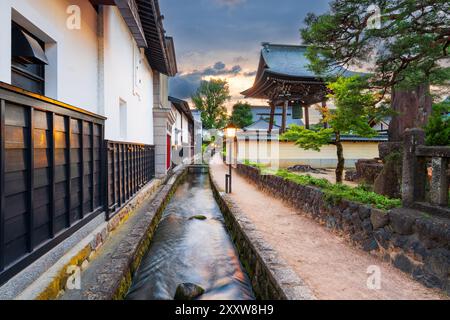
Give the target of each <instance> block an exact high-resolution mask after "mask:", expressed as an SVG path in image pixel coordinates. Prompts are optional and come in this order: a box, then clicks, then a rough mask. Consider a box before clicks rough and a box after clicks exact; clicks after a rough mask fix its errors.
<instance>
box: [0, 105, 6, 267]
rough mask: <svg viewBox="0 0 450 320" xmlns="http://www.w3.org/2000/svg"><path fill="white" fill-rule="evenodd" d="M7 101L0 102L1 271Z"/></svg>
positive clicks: (2, 264) (1, 262)
mask: <svg viewBox="0 0 450 320" xmlns="http://www.w3.org/2000/svg"><path fill="white" fill-rule="evenodd" d="M5 113H6V103H5V100H0V271H3V270H4V269H5V152H6V149H5V139H6V138H5V116H6V114H5Z"/></svg>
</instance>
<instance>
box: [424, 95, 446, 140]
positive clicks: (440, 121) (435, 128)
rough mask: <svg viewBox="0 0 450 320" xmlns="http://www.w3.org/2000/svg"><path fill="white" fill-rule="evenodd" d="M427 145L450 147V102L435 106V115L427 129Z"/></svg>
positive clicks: (432, 116)
mask: <svg viewBox="0 0 450 320" xmlns="http://www.w3.org/2000/svg"><path fill="white" fill-rule="evenodd" d="M425 131H426V133H427V141H426V142H427V145H429V146H450V102H447V101H446V102H442V103H439V104H436V105H434V106H433V114H432V115H431V118H430V120H429V122H428V125H427V126H426V127H425Z"/></svg>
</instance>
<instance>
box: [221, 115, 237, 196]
mask: <svg viewBox="0 0 450 320" xmlns="http://www.w3.org/2000/svg"><path fill="white" fill-rule="evenodd" d="M237 130H238V128H237V127H236V126H235V125H234V124H232V123H230V124H229V125H228V126H227V127H226V128H225V129H224V132H225V138H226V139H229V141H230V148H229V150H227V151H228V152H229V159H230V161H229V164H228V166H229V173H228V174H227V175H225V192H226V193H231V192H232V188H231V182H232V172H233V171H232V162H233V157H232V156H233V154H232V150H233V148H232V142H233V140H234V139H235V138H236V133H237Z"/></svg>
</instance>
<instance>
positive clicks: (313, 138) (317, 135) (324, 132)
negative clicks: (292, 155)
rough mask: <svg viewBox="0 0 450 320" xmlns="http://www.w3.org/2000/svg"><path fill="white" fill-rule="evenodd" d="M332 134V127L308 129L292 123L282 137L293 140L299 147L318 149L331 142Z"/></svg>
mask: <svg viewBox="0 0 450 320" xmlns="http://www.w3.org/2000/svg"><path fill="white" fill-rule="evenodd" d="M333 134H334V130H333V129H319V130H308V129H305V127H301V126H299V125H292V126H290V127H289V130H288V131H287V132H286V133H285V134H284V135H283V137H282V138H283V139H286V140H288V141H292V142H295V144H296V145H297V146H299V147H300V148H303V149H306V150H314V151H320V149H322V147H323V146H324V145H327V144H330V143H331V142H332V140H333Z"/></svg>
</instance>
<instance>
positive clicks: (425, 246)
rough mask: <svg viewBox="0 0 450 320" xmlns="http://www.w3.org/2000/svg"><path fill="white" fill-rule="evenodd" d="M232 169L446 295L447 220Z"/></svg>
mask: <svg viewBox="0 0 450 320" xmlns="http://www.w3.org/2000/svg"><path fill="white" fill-rule="evenodd" d="M237 172H238V173H239V174H240V175H241V176H243V177H245V178H246V179H247V180H248V181H250V182H252V183H254V184H256V185H257V186H258V188H259V189H261V190H262V191H264V192H267V193H268V194H271V195H273V196H274V197H277V198H280V199H282V200H283V201H284V202H286V203H287V204H289V205H290V206H292V207H293V208H295V209H296V210H298V211H299V212H303V213H305V214H307V215H308V216H309V217H311V218H312V219H314V220H316V221H318V222H319V223H321V224H323V225H325V226H326V227H327V228H329V229H331V230H333V231H334V232H336V233H338V234H340V235H341V236H344V237H345V238H346V239H348V240H349V241H350V242H351V243H352V244H353V245H355V246H357V247H359V248H361V249H362V250H364V251H366V252H369V253H371V254H373V255H376V256H378V257H379V258H381V259H383V260H384V261H387V262H390V263H392V264H393V265H394V266H395V267H397V268H398V269H400V270H402V271H403V272H406V273H407V274H409V275H411V276H412V277H413V278H414V279H416V280H417V281H419V282H421V283H423V284H424V285H426V286H428V287H432V288H439V289H441V290H443V291H446V292H447V294H450V220H447V219H443V218H439V217H434V216H430V215H427V214H425V213H421V212H418V211H414V210H408V209H394V210H391V211H389V212H386V211H382V210H379V209H375V208H372V207H370V206H367V205H363V204H358V203H354V202H350V201H346V200H343V201H341V202H340V203H337V204H332V203H329V202H328V201H327V200H326V199H325V197H324V194H323V192H322V191H321V190H320V189H318V188H315V187H311V186H302V185H299V184H297V183H294V182H292V181H288V180H285V179H283V178H281V177H278V176H274V175H261V174H260V171H259V170H258V169H257V168H254V167H251V166H246V165H242V164H239V165H238V167H237Z"/></svg>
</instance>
